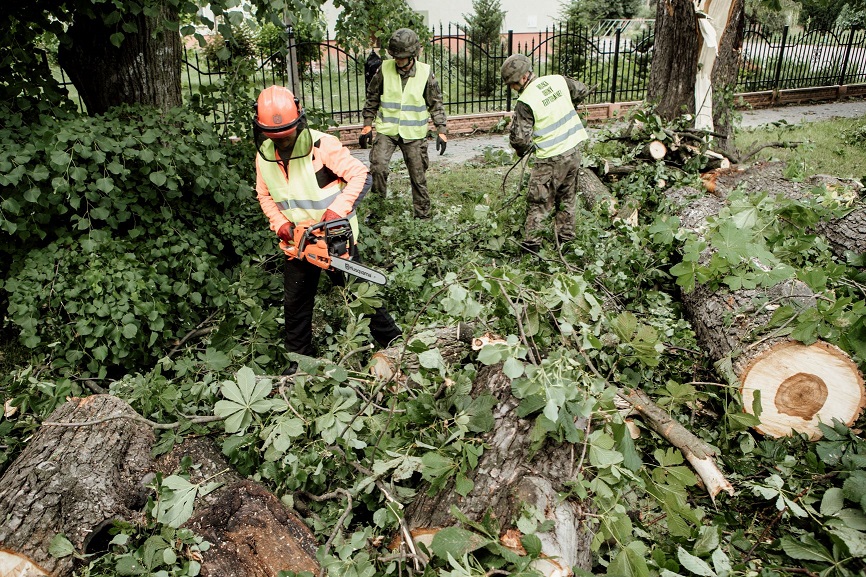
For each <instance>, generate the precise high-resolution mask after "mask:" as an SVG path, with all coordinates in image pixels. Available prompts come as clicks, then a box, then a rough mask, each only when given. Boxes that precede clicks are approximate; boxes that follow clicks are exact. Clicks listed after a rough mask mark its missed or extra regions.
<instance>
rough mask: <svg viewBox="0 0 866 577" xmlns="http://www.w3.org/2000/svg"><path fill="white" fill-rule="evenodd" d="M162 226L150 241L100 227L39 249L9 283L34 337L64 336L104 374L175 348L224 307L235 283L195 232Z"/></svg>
mask: <svg viewBox="0 0 866 577" xmlns="http://www.w3.org/2000/svg"><path fill="white" fill-rule="evenodd" d="M158 232H161V233H162V234H161V235H160V236H159V237H157V238H155V239H151V240H150V242H147V243H144V242H138V241H133V240H130V239H128V238H127V239H120V238H116V237H114V236H112V235H111V234H110V233H109V232H107V231H92V232H90V233H87V234H79V235H68V236H64V237H62V238H60V239H58V240H56V241H54V242H51V243H50V244H49V245H48V246H46V247H44V248H41V249H37V250H34V251H31V252H30V254H29V255H28V256H27V258H26V260H25V262H24V263H23V264H24V266H22V267H20V269H19V270H18V272H17V274H15V275H14V276H12V277H11V278H9V279H8V280H7V281H6V283H5V288H6V291H7V292H8V293H9V317H10V318H11V320H12V322H13V323H15V324H16V325H17V326H18V327H19V328H20V329H21V339H22V341H23V342H24V344H25V345H26V346H28V347H30V348H34V349H35V348H40V349H42V350H47V349H48V348H50V347H51V346H52V345H53V343H63V347H62V350H63V355H64V360H65V361H66V363H68V365H69V366H77V365H83V366H85V367H86V368H87V370H88V371H89V372H90V373H91V374H100V375H105V374H106V372H107V367H110V366H119V367H123V368H124V369H132V368H135V367H137V366H140V365H142V364H145V363H147V364H152V363H153V362H154V361H155V360H156V359H157V358H158V357H160V356H162V355H163V354H165V352H167V344H168V343H169V341H170V340H171V339H173V338H175V337H178V338H179V337H182V336H183V334H184V333H186V332H188V331H189V330H191V329H193V328H195V326H196V325H197V324H198V323H200V322H201V321H202V320H203V319H204V318H205V317H206V316H207V315H206V313H205V311H206V310H208V309H210V308H214V307H217V306H219V305H221V304H223V302H224V301H225V296H224V294H225V292H226V291H225V288H226V285H227V282H226V279H225V277H224V276H223V275H222V274H221V273H220V272H219V269H218V259H217V257H215V256H214V255H211V254H209V253H208V251H207V247H206V243H205V242H204V241H203V240H202V239H200V238H198V237H197V236H196V235H195V234H194V233H191V232H180V231H177V230H173V229H172V227H171V226H169V225H168V224H163V225H162V226H161V227H160V230H159V231H158ZM62 364H63V363H62V361H61V362H60V363H59V365H62ZM55 366H58V365H55Z"/></svg>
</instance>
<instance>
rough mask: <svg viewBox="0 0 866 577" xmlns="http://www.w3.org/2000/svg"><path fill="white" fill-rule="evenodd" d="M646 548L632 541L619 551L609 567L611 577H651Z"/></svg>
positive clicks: (608, 571) (608, 572)
mask: <svg viewBox="0 0 866 577" xmlns="http://www.w3.org/2000/svg"><path fill="white" fill-rule="evenodd" d="M645 557H646V546H645V545H644V544H643V543H641V542H640V541H632V542H631V543H629V544H628V545H626V546H625V547H623V548H622V549H620V550H619V553H617V554H616V557H614V558H613V561H611V562H610V565H608V567H607V575H610V576H611V577H614V576H615V577H649V574H650V573H649V567H648V566H647V564H646V558H645Z"/></svg>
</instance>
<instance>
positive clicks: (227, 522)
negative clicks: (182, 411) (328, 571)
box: [0, 395, 319, 577]
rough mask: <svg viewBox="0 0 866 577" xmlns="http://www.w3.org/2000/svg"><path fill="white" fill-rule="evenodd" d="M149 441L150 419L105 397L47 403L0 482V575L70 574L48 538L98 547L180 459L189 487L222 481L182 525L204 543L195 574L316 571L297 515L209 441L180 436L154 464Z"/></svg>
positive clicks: (82, 549)
mask: <svg viewBox="0 0 866 577" xmlns="http://www.w3.org/2000/svg"><path fill="white" fill-rule="evenodd" d="M153 438H154V437H153V432H152V430H151V425H150V424H149V423H148V422H147V421H146V420H145V419H143V418H142V417H140V416H139V415H138V414H137V413H136V412H135V411H134V410H133V409H132V408H131V407H130V406H129V405H127V404H126V403H125V402H124V401H122V400H121V399H119V398H117V397H114V396H111V395H94V396H91V397H87V398H83V399H72V400H71V401H69V402H67V403H65V404H64V405H62V406H61V407H60V408H59V409H57V411H55V412H54V413H53V414H52V415H51V416H50V417H49V418H48V420H47V421H46V422H45V423H43V425H42V427H41V428H40V429H39V430H38V431H37V433H36V435H35V436H34V437H33V439H32V440H31V441H30V442H29V443H28V444H27V447H26V448H25V449H24V451H23V452H22V453H21V455H20V456H19V457H18V458H17V459H16V460H15V461H14V462H13V463H12V465H10V467H9V469H7V471H6V472H5V474H4V475H3V477H2V478H0V519H3V523H2V524H0V575H4V576H5V575H16V576H17V577H31V576H33V577H35V576H37V575H43V574H50V575H52V577H66V576H69V575H71V574H72V572H73V570H74V569H75V557H74V556H72V555H69V556H66V557H62V558H56V557H54V556H52V555H51V554H50V553H49V546H50V544H51V540H52V539H53V538H54V536H55V535H58V534H61V535H65V536H66V538H67V539H69V541H70V542H71V543H72V545H73V547H74V548H75V551H76V552H77V553H79V554H82V555H83V554H88V553H100V552H102V551H104V550H105V549H106V548H107V544H108V542H109V541H110V539H111V537H110V535H109V533H108V530H109V529H111V528H112V525H113V522H114V521H115V520H122V521H127V522H130V523H141V522H143V521H144V513H143V508H144V506H145V504H146V502H147V498H148V496H149V495H150V494H151V493H152V490H151V489H149V488H148V487H147V485H148V483H149V482H150V481H151V480H152V479H153V478H154V476H155V473H157V472H161V473H163V475H164V476H168V475H170V474H173V473H175V472H176V471H177V470H178V469H179V468H180V466H181V465H180V464H181V462H182V461H183V460H184V459H185V458H188V460H189V461H190V462H191V463H193V464H195V465H197V466H196V467H193V468H191V469H190V471H189V478H190V482H191V483H196V484H198V483H201V482H202V481H204V480H206V479H210V480H216V481H222V482H224V483H225V485H224V486H223V487H221V488H219V489H217V490H216V491H214V492H212V493H210V494H208V495H205V496H203V497H199V498H198V499H197V500H196V508H195V511H194V514H193V516H192V517H191V518H190V519H189V521H187V523H186V524H185V526H186V527H189V528H191V529H192V530H193V531H195V532H196V533H198V534H200V535H202V536H204V537H205V538H206V539H207V540H208V541H210V542H211V544H212V547H211V548H210V549H208V550H207V551H205V552H203V553H202V559H201V574H202V575H204V576H214V577H216V576H220V575H233V576H235V577H277V575H278V574H279V572H280V571H296V572H299V571H310V572H314V573H315V572H317V571H318V570H319V564H318V561H316V547H317V545H316V542H315V537H314V536H313V534H312V532H311V531H310V530H309V529H308V528H307V527H306V525H304V523H303V521H301V519H300V518H299V517H298V516H297V515H295V514H294V513H293V512H292V511H291V510H290V509H288V508H287V507H286V506H285V505H283V504H282V502H280V500H279V499H277V497H276V496H274V495H273V494H272V493H270V492H268V491H267V490H265V489H264V488H263V487H262V486H261V485H258V484H256V483H252V482H250V481H244V480H243V479H242V478H241V477H240V476H239V475H238V474H237V473H236V472H235V471H234V470H233V469H231V467H230V466H229V463H228V461H227V460H226V459H225V457H223V456H222V454H221V453H220V451H219V450H217V449H216V448H215V447H214V446H213V442H212V441H211V440H210V439H207V438H200V439H192V440H187V441H186V442H184V443H183V444H181V445H178V446H176V447H174V449H173V450H172V451H171V452H170V453H169V454H168V455H165V456H163V457H161V458H160V459H158V460H157V461H154V459H152V458H151V456H150V451H151V446H152V445H153Z"/></svg>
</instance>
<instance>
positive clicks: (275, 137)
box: [253, 113, 313, 162]
mask: <svg viewBox="0 0 866 577" xmlns="http://www.w3.org/2000/svg"><path fill="white" fill-rule="evenodd" d="M294 124H295V125H296V128H294V129H292V130H288V131H285V130H284V131H281V132H272V131H265V130H262V129H261V128H260V127H259V123H255V124H254V126H253V128H254V130H253V132H254V134H253V136H254V137H255V142H256V149H257V150H258V153H259V156H261V157H262V158H263V159H264V160H267V161H268V162H279V161H289V160H295V159H297V158H303V157H305V156H308V155H309V154H310V152H312V150H313V135H312V134H310V131H309V130H307V121H306V118H305V117H304V114H303V113H301V116H300V117H299V118H298V119H297V121H296V122H295V123H294ZM281 135H282V136H281ZM295 135H297V138H295ZM267 140H272V141H274V147H273V152H270V153H268V152H266V151H265V149H264V147H263V146H264V144H265V142H266V141H267ZM268 148H270V147H268Z"/></svg>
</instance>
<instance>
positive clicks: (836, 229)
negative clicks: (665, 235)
mask: <svg viewBox="0 0 866 577" xmlns="http://www.w3.org/2000/svg"><path fill="white" fill-rule="evenodd" d="M703 182H704V187H705V188H706V189H707V190H708V191H710V192H711V193H712V194H714V195H715V196H717V197H719V198H726V197H727V196H728V195H729V194H730V193H731V192H733V191H734V190H735V189H736V188H737V187H744V188H745V189H746V190H748V191H750V192H754V193H758V192H765V193H767V194H769V195H772V196H782V197H785V198H790V199H793V200H801V199H804V198H808V197H811V196H812V195H813V192H812V191H813V189H814V188H815V187H818V186H823V187H826V188H828V189H830V190H832V191H834V192H836V193H838V194H839V196H840V197H841V200H843V201H844V200H846V197H847V200H848V201H850V202H851V203H852V208H851V210H850V211H849V212H848V213H847V214H845V215H844V216H842V217H839V218H833V219H830V220H826V221H822V222H819V223H817V224H816V225H815V227H814V232H815V233H817V234H820V235H821V236H823V237H824V238H825V239H827V242H828V243H829V244H830V248H831V250H832V251H833V254H834V255H835V256H836V257H837V258H839V259H844V258H845V253H846V252H849V251H850V252H852V253H854V254H864V253H866V204H864V202H863V201H862V200H860V201H859V202H858V201H857V200H855V197H856V195H857V194H859V193H862V190H863V184H862V183H860V182H859V181H857V180H854V179H842V178H836V177H834V176H828V175H820V174H819V175H814V176H811V177H809V178H807V179H806V180H804V181H802V182H797V181H794V180H791V179H790V178H787V177H786V176H785V164H784V163H783V162H763V163H759V164H756V165H755V166H752V167H750V168H748V169H730V170H719V171H714V172H711V173H707V174H706V175H705V176H704V178H703Z"/></svg>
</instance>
